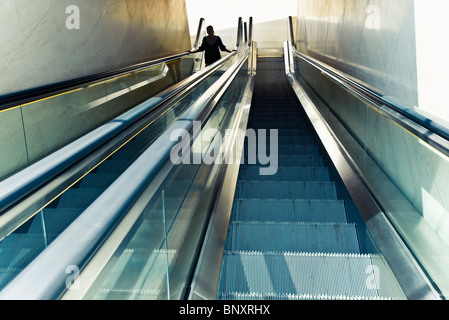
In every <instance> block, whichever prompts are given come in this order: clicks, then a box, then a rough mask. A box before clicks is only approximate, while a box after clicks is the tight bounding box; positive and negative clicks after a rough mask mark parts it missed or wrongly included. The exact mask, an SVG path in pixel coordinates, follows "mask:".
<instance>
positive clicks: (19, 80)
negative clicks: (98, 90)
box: [0, 0, 190, 95]
mask: <svg viewBox="0 0 449 320" xmlns="http://www.w3.org/2000/svg"><path fill="white" fill-rule="evenodd" d="M69 5H76V6H77V7H78V8H79V17H80V19H79V22H80V25H79V29H68V28H67V23H66V22H67V19H68V18H70V16H71V12H70V13H69V14H67V13H66V8H67V7H68V6H69ZM69 20H70V21H69V25H73V23H71V22H73V21H72V20H71V19H69ZM0 30H1V32H0V95H1V94H5V93H11V92H17V91H21V90H24V89H28V88H33V87H36V86H41V85H45V84H51V83H55V82H60V81H64V80H69V79H73V78H77V77H81V76H86V75H90V74H93V73H98V72H101V71H108V70H111V69H116V68H119V67H123V66H128V65H130V64H134V63H138V62H142V61H146V60H149V59H151V58H155V57H161V56H164V55H169V54H174V53H179V52H182V51H185V50H188V49H190V43H189V32H188V21H187V13H186V7H185V1H184V0H126V1H125V0H95V1H93V0H38V1H36V0H1V1H0Z"/></svg>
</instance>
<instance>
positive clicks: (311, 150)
mask: <svg viewBox="0 0 449 320" xmlns="http://www.w3.org/2000/svg"><path fill="white" fill-rule="evenodd" d="M253 146H254V145H253ZM244 151H245V155H247V153H248V147H247V146H245V149H244ZM255 151H256V152H257V149H256V150H255ZM251 152H253V150H251ZM278 154H280V155H315V156H318V155H319V150H318V146H316V145H307V144H302V145H286V144H282V145H278Z"/></svg>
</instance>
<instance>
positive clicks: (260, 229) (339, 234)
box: [227, 222, 360, 253]
mask: <svg viewBox="0 0 449 320" xmlns="http://www.w3.org/2000/svg"><path fill="white" fill-rule="evenodd" d="M230 227H231V228H232V231H231V234H230V236H231V238H230V239H228V241H227V248H228V249H231V250H244V251H265V252H270V251H272V252H281V251H295V252H296V251H297V252H323V253H336V252H338V253H360V249H359V244H358V239H357V230H356V226H355V225H354V224H333V223H294V222H233V223H232V224H231V225H230ZM261 235H263V237H261Z"/></svg>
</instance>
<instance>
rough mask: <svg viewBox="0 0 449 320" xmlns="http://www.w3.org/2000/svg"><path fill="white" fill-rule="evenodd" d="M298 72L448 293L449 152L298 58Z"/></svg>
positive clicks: (394, 220)
mask: <svg viewBox="0 0 449 320" xmlns="http://www.w3.org/2000/svg"><path fill="white" fill-rule="evenodd" d="M295 67H296V70H295V71H296V77H297V80H298V82H299V83H300V84H301V85H302V86H303V88H305V89H306V91H307V93H308V94H309V96H310V98H311V99H312V100H313V102H314V103H315V105H316V106H317V108H318V109H319V110H320V112H321V114H322V115H323V116H324V118H325V119H326V121H327V122H328V124H329V125H330V126H331V128H332V129H333V130H334V132H336V134H337V136H338V138H339V139H340V141H341V142H342V143H343V144H344V146H345V148H346V149H347V150H348V152H349V153H350V155H351V157H352V159H353V160H354V161H355V163H356V164H357V166H358V168H359V170H360V172H361V174H362V175H363V177H364V179H365V181H366V182H367V184H368V185H369V187H370V189H371V191H372V192H373V193H374V195H375V196H376V199H377V200H378V201H379V202H380V204H381V206H382V208H383V209H384V211H385V213H386V214H387V216H388V218H389V219H390V221H391V222H392V223H393V225H394V227H395V228H396V230H397V231H398V232H399V233H400V235H401V237H402V238H403V239H404V240H405V242H406V244H407V245H408V247H409V248H410V249H411V251H412V253H413V254H414V256H415V257H416V258H417V259H418V261H419V263H420V264H421V265H422V266H423V268H424V269H425V271H426V273H427V274H428V275H429V276H430V278H431V279H432V281H434V282H435V283H436V285H437V286H438V288H439V289H440V290H441V292H442V293H443V295H445V296H448V295H449V273H448V272H447V269H448V266H449V201H448V200H447V197H446V196H445V195H447V194H448V192H449V187H448V184H447V181H448V178H449V157H448V156H447V155H445V154H443V153H441V152H440V151H438V150H436V149H435V148H433V147H431V146H430V145H429V144H427V143H426V142H425V141H422V140H421V139H419V138H418V137H417V136H415V135H413V134H411V133H410V132H409V131H408V130H406V129H405V128H403V127H402V126H401V125H400V124H398V123H396V122H394V121H393V120H392V119H390V118H388V117H386V116H384V115H383V114H381V113H380V112H379V111H378V110H377V109H376V108H375V107H374V106H371V105H369V104H367V103H365V102H363V101H361V100H360V99H359V98H357V97H355V96H354V95H352V94H351V93H349V92H348V91H346V90H345V89H343V88H342V87H341V86H340V85H338V84H337V83H335V82H333V81H332V80H330V79H329V78H328V77H326V76H325V75H323V74H322V73H321V72H320V71H318V70H316V69H314V68H313V67H312V66H310V65H308V64H307V63H306V62H304V61H302V60H300V59H299V58H296V59H295Z"/></svg>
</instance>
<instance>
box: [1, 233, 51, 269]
mask: <svg viewBox="0 0 449 320" xmlns="http://www.w3.org/2000/svg"><path fill="white" fill-rule="evenodd" d="M44 248H45V239H44V236H43V235H42V234H22V233H13V234H10V235H9V236H8V237H7V238H5V239H3V240H2V242H0V268H9V267H14V268H19V269H20V268H24V267H25V266H26V265H28V264H29V263H30V262H31V260H32V259H33V257H34V256H35V255H36V254H38V253H40V252H41V251H42V250H43V249H44Z"/></svg>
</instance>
